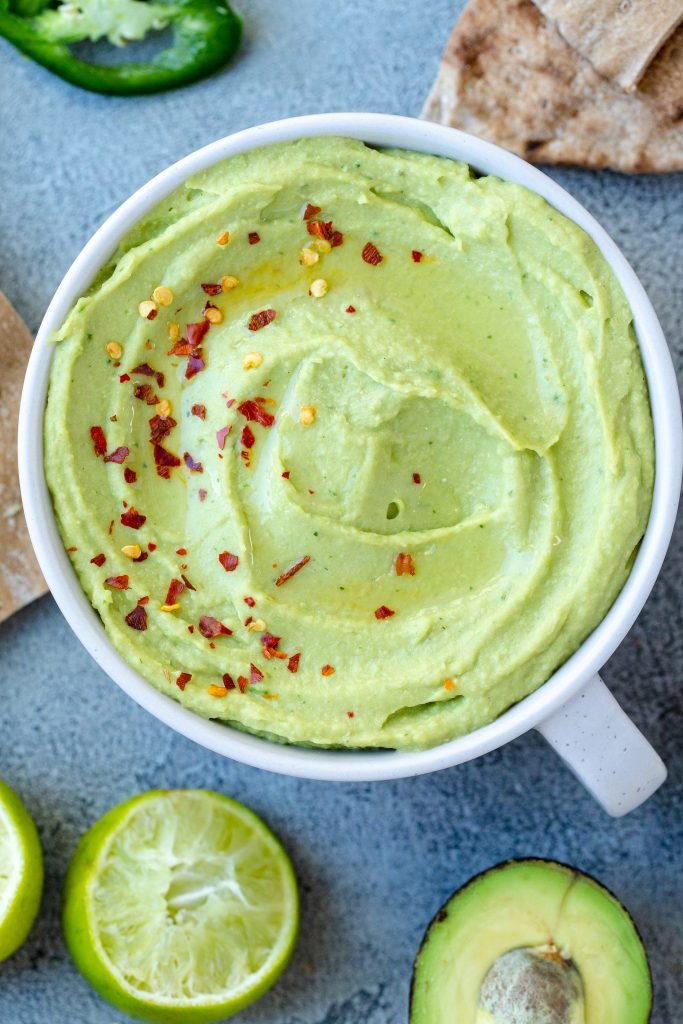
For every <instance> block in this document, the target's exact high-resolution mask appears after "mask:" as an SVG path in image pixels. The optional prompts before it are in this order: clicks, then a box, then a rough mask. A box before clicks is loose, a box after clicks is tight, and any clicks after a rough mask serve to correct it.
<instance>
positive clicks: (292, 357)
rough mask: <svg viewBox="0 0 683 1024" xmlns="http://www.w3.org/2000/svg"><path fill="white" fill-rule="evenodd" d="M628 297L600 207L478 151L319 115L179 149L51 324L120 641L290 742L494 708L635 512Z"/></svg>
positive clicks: (584, 598)
mask: <svg viewBox="0 0 683 1024" xmlns="http://www.w3.org/2000/svg"><path fill="white" fill-rule="evenodd" d="M631 320H632V317H631V312H630V309H629V307H628V304H627V302H626V300H625V298H624V295H623V294H622V292H621V290H620V288H619V286H618V285H617V283H616V281H615V279H614V276H613V274H612V272H611V270H610V269H609V267H608V265H607V264H606V262H605V260H604V259H603V257H602V256H601V254H600V252H599V251H598V249H597V248H596V246H595V245H594V243H593V242H592V241H591V240H590V239H589V238H588V237H587V235H586V234H584V232H583V231H581V230H580V229H579V228H578V227H576V225H574V224H573V223H571V222H570V221H569V220H567V219H566V218H565V217H563V216H561V215H560V214H559V213H557V212H556V211H555V210H553V209H552V208H551V207H550V206H548V205H547V203H545V202H544V201H543V200H542V199H540V198H538V197H537V196H536V195H534V194H532V193H531V192H528V191H527V190H526V189H524V188H521V187H518V186H515V185H511V184H508V183H506V182H502V181H499V180H497V179H496V178H492V177H483V178H482V177H479V178H478V177H476V175H474V174H473V173H472V172H471V171H470V169H469V168H468V167H467V166H465V165H463V164H460V163H455V162H452V161H449V160H445V159H441V158H436V157H432V156H426V155H420V154H416V153H408V152H401V151H377V150H374V149H370V148H368V147H366V146H365V145H363V144H361V143H359V142H354V141H349V140H340V139H322V138H317V139H305V140H303V141H298V142H293V143H286V144H283V145H278V146H273V147H269V148H266V149H261V150H258V151H255V152H251V153H247V154H244V155H241V156H237V157H233V158H231V159H230V160H227V161H225V162H223V163H220V164H218V165H216V166H214V167H212V168H211V169H209V170H208V171H205V172H203V173H201V174H199V175H197V176H195V177H194V178H191V179H190V180H189V181H187V182H186V183H185V185H184V186H183V187H182V188H180V189H178V190H177V191H176V192H175V193H174V194H173V195H171V196H170V197H169V198H168V199H166V200H164V202H162V203H160V204H159V206H158V207H157V208H156V209H155V210H154V211H153V212H152V213H151V214H150V215H149V216H148V217H147V218H146V219H145V220H144V221H143V222H141V223H140V224H138V225H137V226H136V227H135V228H134V229H133V230H132V231H131V232H130V234H129V235H128V236H127V237H126V238H125V240H124V242H123V243H122V244H121V246H120V248H119V250H118V252H117V253H116V254H115V256H114V257H113V258H112V260H111V262H110V263H109V265H108V266H107V267H106V268H105V270H104V271H103V272H102V273H101V274H100V275H99V277H98V279H97V280H96V282H95V283H94V285H93V286H92V288H91V289H90V291H89V292H88V294H87V295H86V296H84V297H83V298H81V299H80V300H79V301H78V302H77V303H76V305H75V307H74V308H73V310H72V311H71V313H70V314H69V316H68V317H67V319H66V321H65V323H64V324H63V326H62V328H61V329H60V331H59V332H58V334H57V337H56V340H57V342H58V344H57V345H56V351H55V355H54V361H53V366H52V372H51V380H50V391H49V399H48V405H47V413H46V417H45V443H46V456H45V461H46V473H47V479H48V483H49V486H50V489H51V492H52V496H53V501H54V506H55V510H56V513H57V519H58V522H59V527H60V530H61V533H62V537H63V540H64V544H65V546H66V547H67V549H68V551H69V552H70V557H71V559H72V561H73V564H74V567H75V569H76V572H77V573H78V576H79V579H80V581H81V584H82V586H83V588H84V590H85V592H86V593H87V595H88V597H89V599H90V601H91V602H92V604H93V606H94V608H95V609H96V610H97V612H98V613H99V615H100V616H101V618H102V621H103V623H104V626H105V628H106V630H107V633H108V635H109V637H110V638H111V640H112V642H113V644H114V645H115V647H116V648H117V649H118V651H119V652H120V653H121V654H122V656H123V657H124V658H125V659H126V660H127V661H128V662H129V663H130V664H131V665H132V666H133V667H134V668H135V669H137V670H138V671H139V672H140V673H141V674H142V675H143V676H144V677H145V678H146V679H148V680H149V682H150V683H152V684H153V685H154V686H156V687H158V688H159V689H160V690H162V691H163V692H164V693H166V694H169V695H170V696H173V697H175V698H176V699H177V700H178V701H181V702H182V703H183V704H184V705H185V706H186V707H188V708H191V709H192V710H194V711H196V712H197V713H198V714H200V715H204V716H206V717H207V718H216V719H221V720H223V721H225V722H227V723H230V724H231V725H234V726H237V727H238V728H241V729H246V730H249V731H251V732H255V733H259V734H263V735H267V736H270V737H272V738H275V739H279V740H282V741H286V742H290V743H300V744H319V745H323V746H344V747H396V748H423V747H429V746H431V745H433V744H437V743H441V742H443V741H445V740H448V739H450V738H452V737H454V736H458V735H462V734H463V733H467V732H469V731H471V730H472V729H476V728H477V727H479V726H481V725H484V724H485V723H487V722H490V721H491V720H492V719H494V718H495V717H496V716H497V715H499V714H500V713H501V712H502V711H504V710H505V709H506V708H508V707H509V706H510V705H511V704H514V703H515V702H516V701H519V700H520V699H521V698H522V697H524V696H525V695H526V694H528V693H530V692H531V691H532V690H534V689H535V688H536V687H538V686H540V684H541V683H543V682H544V681H545V680H546V679H548V677H549V676H550V675H551V674H552V672H553V671H554V670H555V669H556V668H557V667H558V666H559V665H561V664H562V662H563V661H565V660H566V659H567V658H568V657H569V655H570V654H572V652H573V651H575V650H576V648H577V647H578V646H579V645H580V644H581V642H582V641H583V640H584V638H585V637H586V636H587V635H588V634H589V633H590V632H591V630H592V629H594V628H595V626H596V625H597V624H598V623H599V622H600V620H601V619H602V618H603V616H604V615H605V613H606V612H607V610H608V609H609V607H610V605H611V604H612V602H613V601H614V599H615V597H616V596H617V594H618V593H619V590H620V588H621V587H622V585H623V583H624V581H625V580H626V578H627V576H628V573H629V570H630V567H631V563H632V561H633V558H634V553H635V551H636V549H637V546H638V543H639V541H640V539H641V537H642V535H643V531H644V529H645V526H646V523H647V519H648V513H649V507H650V500H651V492H652V483H653V472H654V470H653V430H652V423H651V418H650V410H649V405H648V397H647V390H646V385H645V380H644V376H643V370H642V366H641V362H640V357H639V351H638V347H637V344H636V340H635V336H634V332H633V327H632V322H631Z"/></svg>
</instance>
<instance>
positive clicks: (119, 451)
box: [104, 445, 130, 466]
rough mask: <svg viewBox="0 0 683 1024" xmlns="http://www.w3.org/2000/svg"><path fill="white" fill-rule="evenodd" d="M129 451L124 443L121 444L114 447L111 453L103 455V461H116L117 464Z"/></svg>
mask: <svg viewBox="0 0 683 1024" xmlns="http://www.w3.org/2000/svg"><path fill="white" fill-rule="evenodd" d="M129 455H130V451H129V449H128V448H126V446H125V445H121V446H120V447H119V448H115V449H114V451H113V452H112V453H111V455H105V456H104V461H105V462H116V463H117V464H118V465H119V466H120V465H121V463H122V462H123V461H124V460H125V459H127V458H128V456H129Z"/></svg>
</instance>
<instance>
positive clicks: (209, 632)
mask: <svg viewBox="0 0 683 1024" xmlns="http://www.w3.org/2000/svg"><path fill="white" fill-rule="evenodd" d="M199 632H200V633H201V634H202V636H205V637H206V639H207V640H211V639H212V638H213V637H214V636H232V630H231V629H228V627H227V626H224V625H223V623H222V622H221V621H220V620H219V619H214V617H213V615H202V616H201V618H200V620H199Z"/></svg>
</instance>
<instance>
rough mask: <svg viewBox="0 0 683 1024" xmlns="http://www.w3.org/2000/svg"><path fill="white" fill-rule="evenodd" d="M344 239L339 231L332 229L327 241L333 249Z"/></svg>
mask: <svg viewBox="0 0 683 1024" xmlns="http://www.w3.org/2000/svg"><path fill="white" fill-rule="evenodd" d="M343 241H344V236H343V234H342V233H341V231H333V232H332V234H331V235H330V237H329V243H330V245H331V246H332V248H333V249H336V248H337V246H338V245H341V244H342V242H343Z"/></svg>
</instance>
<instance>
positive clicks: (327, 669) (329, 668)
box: [320, 665, 337, 676]
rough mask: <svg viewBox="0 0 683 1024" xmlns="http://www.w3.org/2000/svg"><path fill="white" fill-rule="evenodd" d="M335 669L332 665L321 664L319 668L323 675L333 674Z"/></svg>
mask: <svg viewBox="0 0 683 1024" xmlns="http://www.w3.org/2000/svg"><path fill="white" fill-rule="evenodd" d="M336 671H337V670H336V669H335V668H334V666H333V665H323V667H322V668H321V669H320V672H321V674H322V675H324V676H333V675H334V673H335V672H336Z"/></svg>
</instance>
